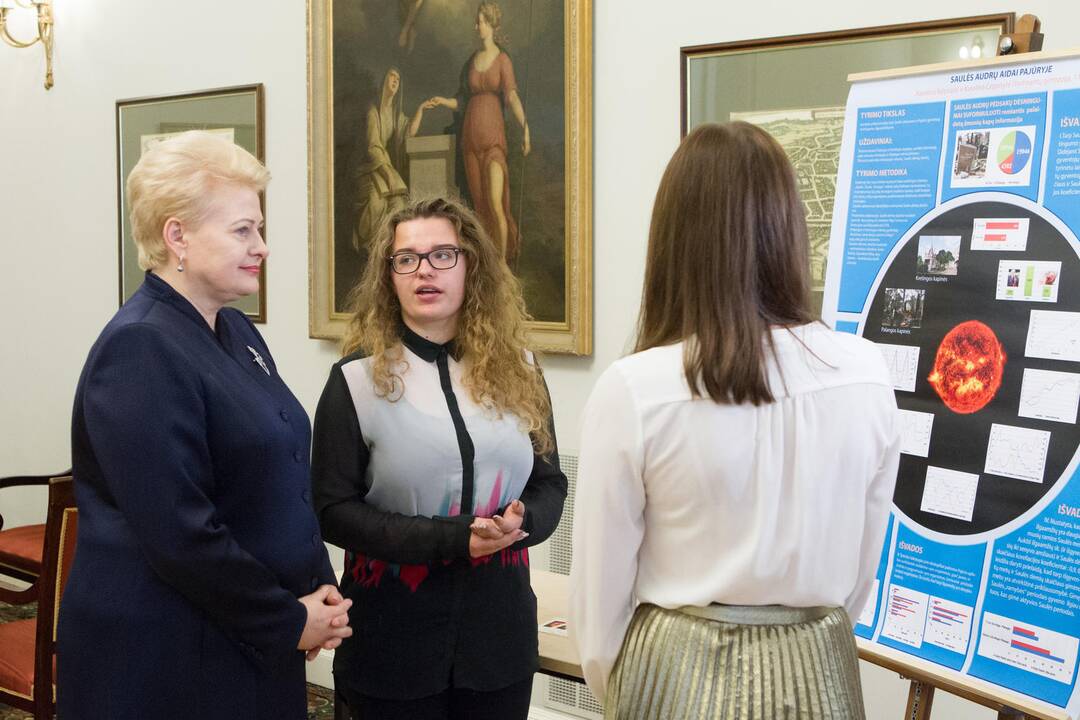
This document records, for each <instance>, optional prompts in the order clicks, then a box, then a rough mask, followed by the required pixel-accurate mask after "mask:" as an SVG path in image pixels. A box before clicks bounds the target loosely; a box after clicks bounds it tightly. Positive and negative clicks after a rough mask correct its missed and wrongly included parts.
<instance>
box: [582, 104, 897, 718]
mask: <svg viewBox="0 0 1080 720" xmlns="http://www.w3.org/2000/svg"><path fill="white" fill-rule="evenodd" d="M807 255H808V242H807V234H806V222H805V210H804V208H803V204H802V200H801V198H800V197H799V191H798V185H797V184H796V180H795V173H794V171H793V169H792V167H791V163H790V162H789V161H788V159H787V156H786V154H785V153H784V150H783V148H782V147H780V145H779V143H777V142H776V141H775V140H774V139H773V138H772V136H770V135H769V134H768V133H766V132H765V131H764V130H761V129H760V128H758V127H756V126H754V125H750V124H747V123H739V122H736V123H731V124H729V125H703V126H701V127H699V128H698V129H696V130H694V131H693V132H692V133H690V135H688V136H687V137H686V139H685V140H684V141H683V143H682V145H680V146H679V149H678V150H676V151H675V155H674V157H672V159H671V162H670V163H669V164H668V167H667V170H666V171H665V172H664V176H663V179H662V180H661V181H660V188H659V189H658V190H657V193H656V202H655V204H654V207H653V214H652V223H651V226H650V228H649V247H648V252H647V255H646V266H645V287H644V290H643V292H642V299H641V313H640V319H639V323H638V339H637V347H636V351H635V352H634V354H632V355H630V356H628V357H625V358H622V359H621V360H619V361H617V362H616V363H615V364H614V365H612V366H611V367H610V368H608V369H607V370H606V371H605V372H604V374H603V375H602V376H601V377H600V380H599V381H598V382H597V384H596V387H595V388H594V389H593V392H592V395H591V397H590V398H589V402H588V404H587V406H586V409H585V416H584V419H583V429H582V441H581V455H580V466H579V467H580V472H581V483H580V484H579V485H578V493H577V498H576V505H575V508H574V512H575V517H574V563H573V568H572V571H571V578H570V580H571V582H570V586H571V591H570V631H571V633H572V634H573V635H574V636H575V639H576V642H577V645H578V648H579V650H580V653H581V664H582V668H583V670H584V673H585V679H586V681H587V682H588V684H589V687H590V688H591V689H592V691H593V692H594V693H595V694H596V695H597V697H601V698H604V697H606V700H605V712H606V717H608V718H618V719H619V720H629V719H631V718H632V719H634V720H645V719H650V720H651V719H656V720H660V719H663V720H682V719H685V718H693V719H694V720H698V719H700V720H706V719H708V718H727V719H730V720H738V719H744V720H745V719H748V718H776V719H778V720H779V719H788V720H793V719H794V718H833V719H840V718H844V719H847V718H861V717H863V701H862V693H861V689H860V686H859V670H858V658H857V657H856V650H855V642H854V637H853V635H852V625H853V621H854V620H855V619H856V618H858V617H859V613H860V611H861V610H862V608H863V605H864V604H865V603H866V600H867V598H868V597H869V596H870V593H871V588H872V584H873V579H874V572H875V570H876V569H877V564H878V558H879V557H880V555H881V548H882V541H883V539H884V536H885V528H886V523H887V520H888V517H889V507H890V502H891V500H892V493H893V485H894V483H895V479H896V468H897V464H898V461H899V433H898V422H897V411H896V400H895V398H894V397H893V389H892V383H891V382H890V379H889V372H888V370H887V368H886V367H885V363H884V361H883V360H882V358H881V354H880V353H879V352H878V350H877V349H876V348H875V347H874V345H873V344H872V343H870V342H867V341H866V340H863V339H861V338H858V337H855V336H854V335H847V334H844V333H837V332H833V331H832V330H829V329H828V328H827V327H825V325H823V324H821V323H820V322H816V321H815V319H814V317H813V315H812V313H811V311H810V292H809V263H808V261H807Z"/></svg>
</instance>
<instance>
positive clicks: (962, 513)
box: [920, 465, 979, 522]
mask: <svg viewBox="0 0 1080 720" xmlns="http://www.w3.org/2000/svg"><path fill="white" fill-rule="evenodd" d="M978 490H979V476H978V475H976V474H974V473H966V472H960V471H959V470H947V469H946V468H940V467H934V466H933V465H928V466H927V467H926V484H925V485H924V486H923V496H922V505H921V507H920V509H921V510H922V511H923V512H928V513H934V514H935V515H944V516H945V517H951V518H956V519H958V520H967V521H968V522H971V516H972V514H973V513H974V511H975V495H976V493H977V492H978Z"/></svg>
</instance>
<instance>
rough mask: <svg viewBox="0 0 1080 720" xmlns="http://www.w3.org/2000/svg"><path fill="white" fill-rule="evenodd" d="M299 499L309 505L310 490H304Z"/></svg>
mask: <svg viewBox="0 0 1080 720" xmlns="http://www.w3.org/2000/svg"><path fill="white" fill-rule="evenodd" d="M300 497H302V498H303V499H304V502H306V503H310V502H311V491H310V490H305V491H304V492H302V493H300Z"/></svg>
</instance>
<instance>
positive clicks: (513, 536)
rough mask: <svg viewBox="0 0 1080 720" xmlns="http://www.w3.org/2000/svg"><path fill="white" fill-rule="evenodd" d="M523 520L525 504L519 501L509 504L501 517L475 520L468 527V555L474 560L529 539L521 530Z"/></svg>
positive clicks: (527, 534)
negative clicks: (469, 532) (470, 531)
mask: <svg viewBox="0 0 1080 720" xmlns="http://www.w3.org/2000/svg"><path fill="white" fill-rule="evenodd" d="M524 520H525V503H523V502H521V501H520V500H515V501H513V502H512V503H510V504H509V505H508V506H507V507H506V511H505V512H504V513H503V514H502V515H495V516H494V517H490V518H481V517H478V518H476V519H475V520H473V523H472V525H470V526H469V529H470V530H472V534H471V535H470V536H469V555H471V556H472V557H474V558H478V557H484V556H485V555H491V554H492V553H496V552H498V551H500V550H502V549H504V548H508V547H510V546H511V545H513V544H514V543H516V542H519V541H521V540H524V539H525V538H527V537H529V533H527V532H525V531H524V530H522V529H521V523H522V522H524Z"/></svg>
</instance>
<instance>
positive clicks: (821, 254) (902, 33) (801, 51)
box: [680, 13, 1016, 315]
mask: <svg viewBox="0 0 1080 720" xmlns="http://www.w3.org/2000/svg"><path fill="white" fill-rule="evenodd" d="M1015 22H1016V20H1015V14H1014V13H1001V14H997V15H981V16H976V17H963V18H954V19H949V20H933V21H930V22H919V23H910V24H905V25H888V26H881V27H869V28H859V29H855V30H840V31H837V32H827V33H817V34H812V35H789V36H786V37H776V38H768V39H764V40H741V41H738V42H729V43H721V44H716V45H697V46H693V47H684V48H682V49H681V51H680V67H681V85H682V96H681V97H682V108H681V113H682V134H683V135H684V136H685V135H686V133H687V132H689V131H690V130H692V129H693V128H695V127H697V126H698V125H700V124H702V123H708V122H728V121H731V120H744V121H746V122H751V123H754V124H756V125H760V126H761V127H763V128H765V129H766V130H767V131H768V132H769V133H771V134H772V135H773V136H774V137H775V138H776V139H777V140H779V141H780V144H781V145H783V146H784V149H785V150H787V153H788V156H789V157H790V158H791V160H792V163H793V164H794V165H795V171H796V173H797V174H798V179H799V187H800V190H801V191H802V194H803V201H804V203H805V204H806V220H807V229H808V230H809V234H810V275H811V283H812V292H813V295H812V301H813V306H814V312H815V313H816V314H819V315H820V313H821V305H822V301H823V299H824V291H825V262H826V258H828V255H829V232H830V229H831V226H832V209H833V196H834V195H835V192H836V171H837V168H838V164H839V160H840V139H841V137H842V136H843V129H844V105H845V103H846V101H847V94H848V81H847V77H848V75H849V74H850V73H854V72H864V71H866V72H868V71H875V70H887V69H891V68H899V67H908V66H911V65H924V64H930V63H939V62H946V61H953V60H958V59H961V58H968V57H976V58H977V57H979V56H982V55H988V56H989V55H996V54H997V47H998V38H999V37H1000V36H1001V35H1003V34H1008V33H1012V32H1013V29H1014V25H1015Z"/></svg>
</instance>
